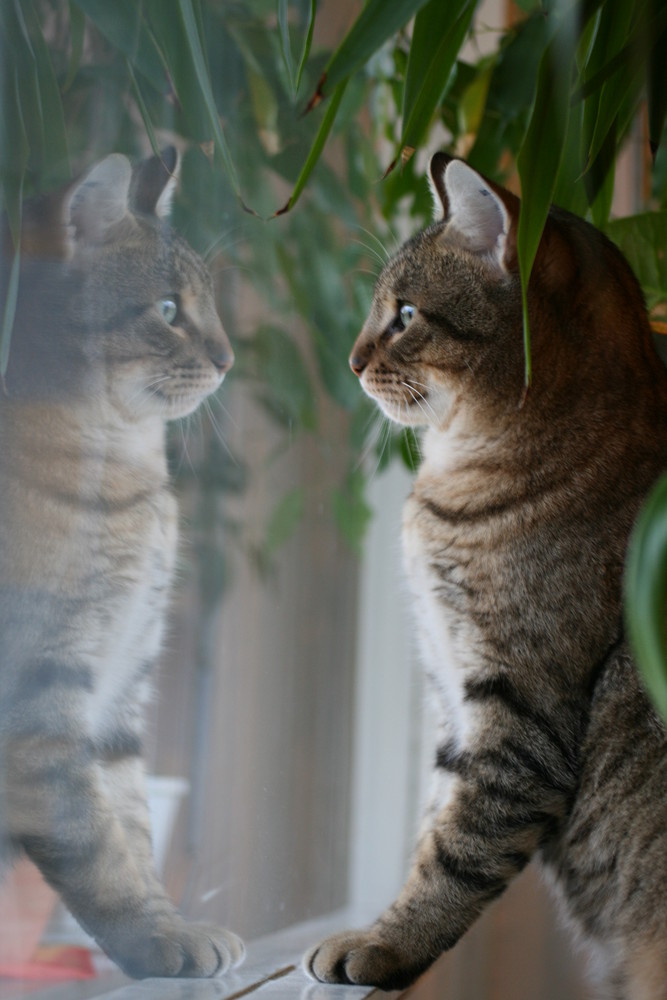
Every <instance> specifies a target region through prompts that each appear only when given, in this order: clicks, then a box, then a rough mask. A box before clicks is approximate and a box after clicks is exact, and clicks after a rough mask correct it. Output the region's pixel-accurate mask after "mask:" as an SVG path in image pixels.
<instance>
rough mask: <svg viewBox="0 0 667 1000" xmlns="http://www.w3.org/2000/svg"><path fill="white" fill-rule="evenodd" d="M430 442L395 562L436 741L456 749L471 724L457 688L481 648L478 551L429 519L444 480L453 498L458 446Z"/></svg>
mask: <svg viewBox="0 0 667 1000" xmlns="http://www.w3.org/2000/svg"><path fill="white" fill-rule="evenodd" d="M427 437H428V436H427ZM430 437H431V441H430V451H431V461H429V459H428V451H427V452H426V458H425V462H424V465H423V466H422V469H421V471H420V474H419V476H418V478H417V480H416V482H415V486H414V490H413V492H412V494H411V495H410V497H409V498H408V500H407V502H406V504H405V507H404V512H403V531H402V539H403V561H404V566H405V571H406V575H407V578H408V581H409V584H410V588H411V590H412V593H413V596H414V613H415V616H416V626H417V635H418V640H419V644H420V651H421V655H422V659H423V662H424V665H425V669H426V674H427V677H428V678H429V681H430V683H431V685H432V688H433V692H434V695H435V697H436V698H437V700H438V702H439V707H440V709H441V711H440V713H439V714H440V716H441V718H442V719H444V720H446V723H445V724H446V728H447V733H446V734H443V736H446V738H447V739H450V740H453V741H454V742H455V743H456V744H457V745H458V746H459V747H464V746H466V745H467V744H468V743H469V742H470V740H471V739H473V734H474V728H475V722H476V720H475V717H474V713H473V708H472V707H471V706H470V704H469V703H467V702H466V698H465V681H466V679H467V678H469V677H470V676H471V675H473V674H474V673H475V672H476V671H477V669H478V667H479V663H480V659H479V655H478V653H479V649H480V645H481V635H480V633H479V630H478V629H477V628H476V626H475V624H474V622H473V620H472V618H471V615H470V586H469V583H468V579H467V577H468V575H469V573H470V570H471V566H473V565H474V563H475V562H477V561H479V559H480V554H483V549H484V546H481V547H480V545H479V544H478V543H475V541H474V540H472V539H470V538H469V537H464V533H462V532H461V531H460V530H459V529H457V528H456V526H455V525H454V524H448V523H446V522H445V521H443V519H442V517H440V516H439V515H438V513H437V512H436V511H437V509H438V505H439V504H443V503H446V502H447V496H448V492H447V485H446V484H447V481H448V479H449V480H450V481H451V483H452V486H451V492H452V495H454V494H455V493H456V483H457V482H458V479H457V473H456V468H455V465H456V450H457V446H458V442H457V441H456V439H455V437H454V436H452V437H451V438H449V439H448V437H447V436H442V435H437V436H436V435H433V434H432V435H430ZM428 443H429V442H428V440H427V442H426V444H427V445H428ZM434 483H437V484H438V487H437V489H436V488H434V485H433V484H434ZM435 498H437V503H436V499H435ZM478 541H479V540H478ZM480 548H481V549H482V553H480Z"/></svg>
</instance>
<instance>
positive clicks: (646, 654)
mask: <svg viewBox="0 0 667 1000" xmlns="http://www.w3.org/2000/svg"><path fill="white" fill-rule="evenodd" d="M666 604H667V476H664V477H663V478H662V479H660V480H659V482H658V484H657V485H656V486H655V487H654V488H653V490H652V492H651V493H650V494H649V497H648V499H647V500H646V502H645V504H644V507H643V508H642V510H641V512H640V515H639V518H638V520H637V523H636V525H635V528H634V531H633V533H632V537H631V539H630V546H629V548H628V555H627V560H626V568H625V619H626V623H627V627H628V633H629V637H630V642H631V645H632V648H633V651H634V654H635V656H636V658H637V663H638V665H639V669H640V672H641V676H642V678H643V681H644V684H645V685H646V687H647V689H648V692H649V694H650V695H651V698H652V699H653V701H654V703H655V705H656V707H657V709H658V711H659V712H660V714H661V715H662V717H663V719H664V720H665V721H667V641H666V637H665V607H666Z"/></svg>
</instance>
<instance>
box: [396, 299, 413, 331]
mask: <svg viewBox="0 0 667 1000" xmlns="http://www.w3.org/2000/svg"><path fill="white" fill-rule="evenodd" d="M416 311H417V310H416V309H415V307H414V306H413V305H411V304H410V303H409V302H404V303H403V305H402V306H401V308H400V309H399V311H398V315H399V316H400V318H401V323H402V324H403V326H409V325H410V323H411V322H412V320H413V318H414V315H415V313H416Z"/></svg>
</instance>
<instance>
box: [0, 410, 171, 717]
mask: <svg viewBox="0 0 667 1000" xmlns="http://www.w3.org/2000/svg"><path fill="white" fill-rule="evenodd" d="M21 411H22V412H20V414H19V426H18V429H16V428H15V430H14V433H13V434H11V433H10V434H6V435H5V436H4V439H5V443H6V444H7V446H8V448H9V450H10V451H11V452H12V454H11V455H5V460H6V462H8V463H10V464H11V466H12V472H13V474H12V476H11V477H7V480H6V481H5V486H4V490H3V493H4V507H5V510H7V511H8V512H10V513H11V516H10V517H9V519H8V521H9V524H10V525H11V532H9V531H7V532H6V533H3V535H4V534H6V535H7V537H3V545H2V551H3V554H4V557H5V568H6V573H5V576H4V582H5V584H6V585H7V584H8V583H9V601H10V602H12V603H16V604H17V605H19V604H20V605H21V607H19V608H17V609H16V613H17V614H18V615H20V617H21V619H23V620H25V621H26V622H27V628H26V630H25V631H24V633H23V635H22V647H23V650H24V652H25V655H26V656H33V657H35V656H39V657H42V658H46V659H49V660H52V661H53V662H63V663H64V662H67V663H76V664H78V665H80V666H81V668H82V669H84V670H86V671H87V672H88V673H89V676H90V683H89V685H88V693H87V696H86V697H85V698H82V699H81V702H80V706H79V713H80V721H81V723H82V724H83V725H84V727H85V729H86V730H87V731H88V732H89V734H90V735H91V736H99V735H101V734H103V733H104V732H105V731H106V730H107V729H108V728H110V727H111V728H113V726H114V724H115V720H116V719H117V718H118V717H119V715H122V714H123V713H124V712H126V711H128V710H130V706H134V707H132V708H131V711H133V712H134V711H136V707H138V705H139V704H141V703H142V702H143V701H145V699H146V698H147V697H148V695H149V690H150V689H149V683H150V681H149V677H148V669H147V668H148V667H149V665H150V664H151V663H152V662H153V661H154V660H155V657H156V655H157V653H158V652H159V649H160V645H161V640H162V633H163V622H164V618H165V611H166V606H167V602H168V598H169V590H170V583H171V577H172V575H173V569H174V562H175V558H176V548H177V510H176V502H175V499H174V497H173V496H172V493H171V490H170V488H169V483H168V477H167V468H166V459H165V454H164V425H163V422H162V421H157V420H156V421H152V422H151V421H144V422H140V423H138V424H136V425H130V424H128V425H123V423H122V421H119V420H117V419H116V420H115V421H109V420H107V421H103V420H102V419H101V417H100V415H99V414H94V415H93V414H89V415H88V420H86V414H83V415H80V414H79V415H77V414H70V413H66V414H65V415H63V413H61V412H58V410H57V409H56V408H51V409H50V410H49V412H48V413H46V412H42V410H41V408H21ZM47 418H48V419H47ZM6 419H11V418H6ZM11 423H12V424H14V421H13V420H11ZM37 423H39V427H38V428H36V426H35V425H36V424H37ZM5 426H6V425H5ZM47 452H48V453H50V457H51V460H50V461H45V460H44V456H45V454H47ZM35 523H42V524H44V525H48V531H44V532H43V533H42V534H41V536H40V537H37V536H36V535H35V531H34V524H35ZM35 547H38V548H39V557H38V559H37V560H36V558H35ZM36 566H38V567H39V571H38V572H36V568H35V567H36ZM49 581H55V583H54V584H53V585H51V584H50V583H49ZM135 703H136V704H135Z"/></svg>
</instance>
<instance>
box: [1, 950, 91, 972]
mask: <svg viewBox="0 0 667 1000" xmlns="http://www.w3.org/2000/svg"><path fill="white" fill-rule="evenodd" d="M2 976H4V977H5V978H6V979H50V980H67V979H94V978H95V977H96V976H97V972H96V971H95V966H94V965H93V961H92V958H91V955H90V952H89V951H88V949H87V948H75V947H73V946H71V945H50V946H45V945H39V946H38V947H37V948H36V949H35V951H34V952H33V954H32V956H31V958H30V959H29V960H28V961H26V962H0V977H2Z"/></svg>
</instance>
